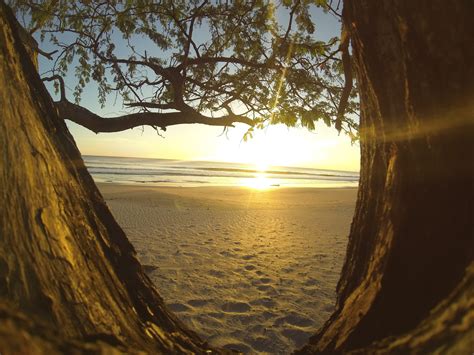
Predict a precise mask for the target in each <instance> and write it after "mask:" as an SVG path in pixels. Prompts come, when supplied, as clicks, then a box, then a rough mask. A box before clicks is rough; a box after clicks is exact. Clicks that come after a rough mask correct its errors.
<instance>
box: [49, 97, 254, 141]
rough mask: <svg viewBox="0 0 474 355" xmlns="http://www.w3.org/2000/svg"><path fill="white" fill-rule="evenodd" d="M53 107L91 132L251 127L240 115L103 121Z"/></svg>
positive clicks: (80, 110)
mask: <svg viewBox="0 0 474 355" xmlns="http://www.w3.org/2000/svg"><path fill="white" fill-rule="evenodd" d="M55 106H56V108H57V110H58V113H59V116H60V117H61V118H62V119H68V120H70V121H73V122H75V123H77V124H79V125H81V126H83V127H85V128H88V129H90V130H91V131H93V132H95V133H99V132H119V131H124V130H126V129H130V128H134V127H139V126H151V127H160V128H161V129H163V130H166V127H168V126H173V125H178V124H194V123H198V124H205V125H209V126H227V127H229V126H233V124H234V123H244V124H247V125H249V126H253V125H254V121H253V120H251V119H250V118H248V117H245V116H240V115H226V116H222V117H218V118H212V117H207V116H204V115H201V114H200V113H197V112H194V113H188V112H186V113H183V112H168V113H157V112H139V113H132V114H128V115H123V116H119V117H114V118H104V117H101V116H99V115H96V114H95V113H93V112H91V111H89V110H88V109H86V108H84V107H81V106H79V105H76V104H73V103H71V102H69V101H67V100H63V101H59V102H55Z"/></svg>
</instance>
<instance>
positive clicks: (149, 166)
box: [83, 155, 359, 188]
mask: <svg viewBox="0 0 474 355" xmlns="http://www.w3.org/2000/svg"><path fill="white" fill-rule="evenodd" d="M83 158H84V162H85V164H86V166H87V169H88V170H89V173H90V174H91V175H92V177H93V178H94V180H95V181H96V182H103V183H121V184H146V185H158V186H183V187H184V186H189V187H193V186H248V187H254V188H278V187H357V185H358V181H359V174H358V173H357V172H350V171H339V170H324V169H314V168H303V167H285V166H274V167H269V168H267V169H266V170H265V171H262V170H259V169H257V168H256V167H255V166H251V165H246V164H238V163H227V162H213V161H185V160H173V159H149V158H125V157H107V156H92V155H85V156H83Z"/></svg>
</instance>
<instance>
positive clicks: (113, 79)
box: [10, 0, 357, 139]
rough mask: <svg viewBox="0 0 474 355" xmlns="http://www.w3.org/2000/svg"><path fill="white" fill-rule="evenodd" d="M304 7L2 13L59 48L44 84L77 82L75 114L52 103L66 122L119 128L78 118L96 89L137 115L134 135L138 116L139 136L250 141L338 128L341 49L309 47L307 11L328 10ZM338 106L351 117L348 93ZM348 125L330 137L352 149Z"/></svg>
mask: <svg viewBox="0 0 474 355" xmlns="http://www.w3.org/2000/svg"><path fill="white" fill-rule="evenodd" d="M312 3H314V1H308V0H301V1H300V0H295V1H288V0H282V1H281V2H267V1H225V2H224V1H217V2H216V1H208V0H192V1H189V0H179V1H175V0H162V1H153V0H136V1H130V0H104V1H91V0H79V1H58V0H45V1H41V2H37V1H32V0H12V1H11V2H10V5H11V6H12V7H13V8H14V10H15V11H16V13H17V15H18V16H19V17H22V18H24V19H26V21H25V26H26V28H27V30H29V31H30V33H33V32H35V31H38V32H39V33H40V37H41V40H44V41H47V42H49V43H50V45H52V46H54V47H56V49H57V52H56V53H55V54H54V64H53V65H52V69H51V72H50V73H46V75H50V78H51V77H53V78H56V79H59V77H65V76H66V75H67V74H68V73H71V72H73V73H74V75H75V77H76V80H77V84H76V86H75V88H74V97H75V104H72V103H69V101H67V99H66V97H65V95H62V97H61V101H62V104H60V103H58V105H59V108H60V110H59V111H60V113H62V114H63V115H67V116H68V117H65V118H69V119H72V120H74V121H76V122H78V123H80V124H83V125H85V126H86V127H87V124H84V122H85V121H84V120H75V119H74V118H73V116H77V117H79V116H81V114H82V116H83V117H87V118H88V119H90V120H92V121H94V120H102V121H104V120H106V121H109V122H102V123H101V127H105V126H107V125H113V124H116V122H118V121H119V119H116V120H114V119H102V118H101V117H99V116H96V115H94V114H92V113H91V112H89V111H87V110H86V111H87V112H86V111H84V110H85V109H82V111H81V108H80V106H78V104H79V103H80V98H81V94H82V93H83V90H84V88H85V87H86V85H87V84H88V83H90V82H95V83H96V84H97V88H98V100H99V102H100V103H101V105H105V104H106V101H107V99H108V98H110V96H111V94H114V93H115V94H118V95H120V96H121V97H122V98H123V103H124V105H125V106H127V107H128V108H129V110H131V111H130V112H132V110H134V112H135V113H134V115H135V116H133V118H134V123H131V125H132V126H134V125H139V124H140V117H141V116H140V114H143V115H148V116H147V117H149V118H151V119H150V120H149V121H147V122H146V123H145V124H150V125H151V126H155V127H156V128H163V129H164V128H165V127H166V126H168V125H170V124H179V123H193V122H194V121H195V122H197V123H206V124H217V125H223V126H230V125H232V124H233V123H234V122H242V123H246V124H248V125H249V126H250V129H249V131H248V132H247V134H246V137H244V138H247V137H249V136H251V134H252V130H253V128H254V127H257V128H261V127H263V126H265V125H266V124H276V123H284V124H286V125H288V126H296V125H300V126H303V127H307V128H308V129H314V128H315V122H316V121H318V120H322V121H324V122H325V123H326V124H327V125H328V126H330V125H332V124H334V122H335V121H336V117H337V115H338V109H340V106H341V105H340V98H341V95H342V92H343V87H344V76H343V65H342V61H341V59H340V57H341V56H340V44H339V39H338V38H336V37H335V38H332V39H330V40H329V41H327V42H323V41H319V40H316V39H315V31H316V28H315V26H316V25H315V23H314V22H313V20H312V18H311V11H312V7H314V6H319V7H323V8H324V9H325V10H332V9H331V8H330V7H329V5H328V4H327V3H326V2H325V1H316V2H315V3H316V5H312ZM56 85H57V84H56ZM343 104H344V105H343V106H344V109H345V112H346V113H351V112H352V113H355V111H356V109H357V98H356V94H355V90H354V89H353V90H352V92H351V93H350V98H349V101H348V102H347V104H345V103H343ZM170 115H171V116H170ZM143 117H145V116H143ZM170 117H172V119H170ZM350 117H353V116H351V115H350V114H349V115H347V114H346V115H345V116H344V118H343V120H342V126H341V127H337V128H338V129H341V128H342V130H344V131H345V132H347V133H349V134H350V135H351V137H352V138H353V139H355V137H356V130H357V124H356V122H354V120H353V119H351V118H350ZM121 118H122V119H124V118H127V119H129V118H130V115H126V117H125V116H123V117H121ZM154 119H156V121H154ZM154 122H155V123H154ZM89 128H91V127H90V126H89ZM95 128H96V129H94V130H96V131H102V129H100V128H98V127H97V126H96V127H95ZM127 128H129V127H128V126H127Z"/></svg>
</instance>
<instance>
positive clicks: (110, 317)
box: [0, 2, 207, 354]
mask: <svg viewBox="0 0 474 355" xmlns="http://www.w3.org/2000/svg"><path fill="white" fill-rule="evenodd" d="M15 23H16V20H15V18H14V17H13V14H12V13H11V11H10V9H8V8H7V6H6V5H5V4H4V3H3V2H0V110H1V116H0V157H1V160H0V189H1V195H0V219H1V225H0V353H2V354H10V353H24V354H33V353H35V354H36V353H46V352H48V353H57V352H61V353H63V352H70V351H71V352H72V351H73V350H76V351H78V352H83V351H84V352H85V351H92V352H99V351H105V352H108V353H112V352H113V351H122V352H126V353H129V352H139V351H144V352H146V353H203V352H205V350H206V349H207V346H206V344H205V343H203V342H202V341H201V340H200V339H199V338H198V336H197V335H195V334H194V333H192V332H191V331H189V330H187V329H186V328H185V327H184V326H183V325H182V324H181V323H180V322H179V321H178V320H177V319H176V318H175V316H173V315H172V314H171V313H169V312H168V311H167V309H166V308H165V306H164V303H163V301H162V299H161V298H160V296H159V295H158V293H157V292H156V291H155V289H154V288H153V285H152V283H151V281H150V279H149V278H148V277H147V276H146V275H145V274H144V273H143V270H142V267H141V266H140V264H139V263H138V261H137V259H136V257H135V251H134V249H133V247H132V245H131V244H130V243H129V242H128V240H127V238H126V236H125V234H124V232H123V231H122V229H121V228H120V227H119V226H118V224H117V223H116V222H115V220H114V218H113V217H112V215H111V213H110V212H109V210H108V208H107V206H106V204H105V203H104V200H103V198H102V196H101V195H100V193H99V191H98V190H97V188H96V186H95V184H94V182H93V181H92V179H91V177H90V175H89V174H88V173H87V171H86V168H85V167H84V163H83V161H82V159H81V156H80V153H79V151H78V149H77V147H76V146H75V144H74V140H73V139H72V137H71V136H70V134H69V133H68V131H67V128H66V126H65V124H64V121H63V120H61V119H59V118H58V116H57V114H56V111H55V109H54V107H53V103H52V101H51V99H50V96H49V95H48V93H47V91H46V90H45V88H44V85H43V83H42V82H41V80H40V78H39V76H38V74H37V73H36V70H35V67H34V66H33V64H32V62H31V60H30V58H29V56H28V55H27V53H26V52H25V49H24V47H23V45H22V44H21V41H20V37H19V35H18V32H17V31H16V27H15Z"/></svg>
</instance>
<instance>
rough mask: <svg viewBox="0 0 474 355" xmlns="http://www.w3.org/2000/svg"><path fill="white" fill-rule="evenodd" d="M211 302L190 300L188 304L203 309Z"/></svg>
mask: <svg viewBox="0 0 474 355" xmlns="http://www.w3.org/2000/svg"><path fill="white" fill-rule="evenodd" d="M208 303H209V301H207V300H189V301H188V304H189V305H190V306H192V307H202V306H205V305H206V304H208Z"/></svg>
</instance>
